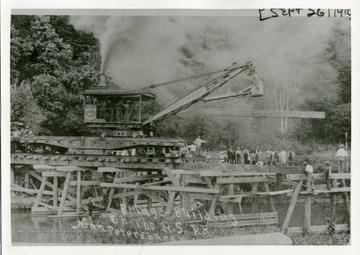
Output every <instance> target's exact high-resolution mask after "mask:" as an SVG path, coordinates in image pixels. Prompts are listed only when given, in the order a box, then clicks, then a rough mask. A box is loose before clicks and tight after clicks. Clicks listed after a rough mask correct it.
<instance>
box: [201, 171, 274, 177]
mask: <svg viewBox="0 0 360 255" xmlns="http://www.w3.org/2000/svg"><path fill="white" fill-rule="evenodd" d="M199 174H200V176H207V177H220V176H223V177H231V176H242V177H251V176H275V173H267V172H265V173H263V172H260V173H257V172H239V171H231V172H230V171H226V172H225V171H204V170H201V171H200V172H199Z"/></svg>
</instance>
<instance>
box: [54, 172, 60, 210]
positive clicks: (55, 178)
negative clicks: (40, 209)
mask: <svg viewBox="0 0 360 255" xmlns="http://www.w3.org/2000/svg"><path fill="white" fill-rule="evenodd" d="M58 196H59V193H58V177H57V176H54V186H53V206H54V207H57V206H58Z"/></svg>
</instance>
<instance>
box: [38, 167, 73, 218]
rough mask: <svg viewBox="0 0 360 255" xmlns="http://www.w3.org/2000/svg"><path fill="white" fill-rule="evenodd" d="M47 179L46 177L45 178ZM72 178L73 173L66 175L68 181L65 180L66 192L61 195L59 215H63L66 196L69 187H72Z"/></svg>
mask: <svg viewBox="0 0 360 255" xmlns="http://www.w3.org/2000/svg"><path fill="white" fill-rule="evenodd" d="M44 178H46V177H44ZM70 178H71V172H70V171H69V172H67V175H66V179H65V183H64V190H63V193H62V195H61V199H60V205H59V210H58V213H57V215H61V214H62V212H63V209H64V205H65V200H66V195H67V193H68V190H69V186H70Z"/></svg>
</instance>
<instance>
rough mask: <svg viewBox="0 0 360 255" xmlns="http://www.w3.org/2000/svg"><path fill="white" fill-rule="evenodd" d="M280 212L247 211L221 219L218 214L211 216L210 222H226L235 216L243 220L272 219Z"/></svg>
mask: <svg viewBox="0 0 360 255" xmlns="http://www.w3.org/2000/svg"><path fill="white" fill-rule="evenodd" d="M277 217H278V213H277V212H267V213H246V214H233V215H232V217H231V219H229V217H226V218H224V219H221V217H220V216H217V218H215V217H214V216H212V217H210V220H208V222H224V221H233V220H234V218H235V219H236V220H239V221H242V220H258V219H270V218H277Z"/></svg>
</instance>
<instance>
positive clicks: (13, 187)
mask: <svg viewBox="0 0 360 255" xmlns="http://www.w3.org/2000/svg"><path fill="white" fill-rule="evenodd" d="M10 188H11V191H17V192H24V193H28V194H38V193H39V190H37V189H27V188H23V187H21V186H19V185H17V184H12V185H11V186H10ZM43 194H44V195H52V191H48V190H44V191H43Z"/></svg>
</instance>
